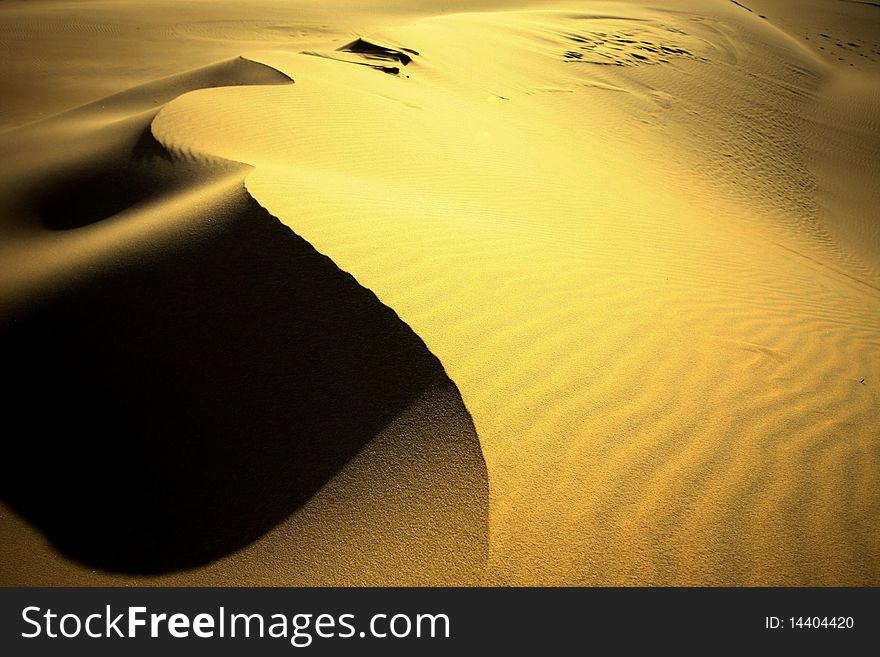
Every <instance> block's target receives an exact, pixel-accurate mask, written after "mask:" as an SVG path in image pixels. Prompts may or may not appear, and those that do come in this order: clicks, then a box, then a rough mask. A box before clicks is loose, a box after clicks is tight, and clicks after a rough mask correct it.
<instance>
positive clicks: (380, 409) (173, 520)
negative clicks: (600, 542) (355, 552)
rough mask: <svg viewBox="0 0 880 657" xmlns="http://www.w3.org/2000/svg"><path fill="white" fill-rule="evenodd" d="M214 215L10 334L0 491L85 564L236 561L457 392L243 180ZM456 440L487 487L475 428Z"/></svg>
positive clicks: (19, 323)
mask: <svg viewBox="0 0 880 657" xmlns="http://www.w3.org/2000/svg"><path fill="white" fill-rule="evenodd" d="M121 196H122V197H127V195H126V194H125V193H124V192H123V194H121ZM129 200H130V198H129ZM216 223H217V227H216V228H215V229H213V230H212V231H211V233H210V235H208V236H207V237H204V238H203V239H201V240H200V241H194V242H193V243H192V244H190V245H188V246H186V247H185V248H184V247H181V248H179V249H178V250H177V251H170V250H166V251H164V252H162V253H159V254H153V255H151V256H150V257H149V258H145V259H142V260H132V261H131V262H126V263H125V264H124V266H117V267H116V268H114V269H112V270H110V271H108V272H104V273H102V274H101V275H100V276H96V277H94V278H93V279H92V280H91V281H89V282H88V283H82V284H75V285H73V287H72V289H70V290H67V291H65V292H64V293H63V294H59V295H57V297H56V298H54V299H48V300H45V301H43V302H41V303H40V304H39V306H38V307H36V308H32V309H30V310H28V311H27V312H24V311H22V312H20V313H18V315H17V316H15V317H13V318H12V321H11V322H8V323H7V325H6V326H4V327H2V331H3V333H2V335H0V340H2V341H0V359H2V362H3V373H4V378H5V381H6V385H5V386H4V387H5V388H6V390H7V391H8V392H7V393H6V398H5V400H4V402H5V403H4V407H5V409H6V418H5V423H4V424H5V426H6V427H7V432H6V435H5V436H4V438H3V441H2V457H0V495H2V498H3V499H4V500H5V501H6V502H7V503H9V504H10V505H11V506H12V507H13V508H14V509H15V510H16V511H17V512H19V513H20V514H21V515H22V516H24V517H25V518H26V519H27V520H29V521H30V522H32V523H33V524H35V525H36V526H38V527H39V528H40V529H42V530H43V531H44V532H45V534H46V535H47V536H48V537H49V538H50V540H51V541H52V542H53V543H54V544H55V545H56V546H57V547H58V548H59V549H61V550H62V551H63V552H64V553H66V554H67V555H69V556H71V557H73V558H74V559H76V560H78V561H80V562H82V563H85V564H89V565H93V566H96V567H99V568H102V569H107V570H114V571H123V572H129V573H161V572H168V571H173V570H178V569H184V568H189V567H195V566H198V565H201V564H205V563H207V562H210V561H212V560H215V559H217V558H219V557H222V556H224V555H226V554H229V553H230V552H232V551H234V550H236V549H239V548H241V547H243V546H245V545H247V544H248V543H250V542H252V541H254V540H255V539H257V538H258V537H260V536H261V535H263V534H264V533H265V532H267V531H268V530H269V529H271V528H272V527H274V526H275V525H277V524H278V523H279V522H281V521H282V520H284V519H285V518H286V517H288V516H289V515H290V514H291V513H292V512H293V511H294V510H295V509H296V508H297V507H299V506H300V505H302V504H303V503H304V502H305V501H306V500H307V499H308V498H309V497H310V496H311V495H313V494H314V493H315V491H316V490H317V489H318V488H319V487H320V486H321V485H322V484H323V483H325V482H326V481H327V480H328V478H330V477H331V476H332V475H333V474H334V473H335V472H337V471H338V470H339V468H341V467H342V466H343V465H344V464H345V463H346V462H347V461H348V460H349V459H351V458H352V457H353V456H354V455H355V454H356V453H357V452H358V451H359V450H360V449H361V448H362V447H363V446H364V445H365V444H366V443H367V442H368V441H370V440H371V439H372V438H373V437H374V436H376V435H377V433H378V432H379V431H380V430H381V429H382V428H383V427H384V426H385V425H386V424H387V423H389V422H390V421H391V420H392V419H393V418H394V417H395V416H397V415H398V414H399V413H400V412H401V411H402V410H404V409H405V408H407V406H408V405H410V404H411V402H412V401H413V400H414V399H415V398H416V397H417V396H418V395H419V394H420V393H421V392H423V391H424V390H425V389H427V388H428V387H429V386H432V385H440V386H451V385H454V384H452V383H451V382H450V381H449V379H448V377H447V376H446V374H445V372H444V370H443V368H442V366H441V364H440V363H439V361H438V360H437V359H436V358H435V357H434V356H433V355H432V354H431V353H430V352H429V351H428V349H427V348H426V346H425V345H424V343H423V342H422V340H421V339H420V338H419V337H418V336H417V335H415V334H414V333H413V331H412V330H411V329H410V328H409V327H408V326H407V325H406V324H405V323H404V322H403V321H401V320H400V319H399V318H398V317H397V315H396V314H395V313H394V312H393V311H392V310H391V309H389V308H388V307H386V306H384V305H383V304H382V303H380V302H379V300H378V299H377V298H376V297H375V295H374V294H373V293H372V292H370V291H369V290H366V289H364V288H363V287H361V286H360V285H359V284H358V283H357V282H356V281H355V280H354V279H353V278H352V277H351V276H350V275H348V274H346V273H345V272H342V271H340V270H339V269H338V268H337V267H336V266H335V265H334V264H333V262H332V261H330V260H329V259H328V258H326V257H324V256H322V255H320V254H319V253H317V252H316V251H315V250H314V249H313V248H312V247H311V246H310V245H309V244H308V243H307V242H305V241H304V240H302V239H300V238H299V237H297V236H296V235H294V234H293V233H292V232H291V231H290V230H288V229H287V228H286V227H285V226H283V225H281V224H280V223H279V222H278V221H277V220H276V219H275V218H274V217H272V216H271V215H269V214H268V213H267V212H266V211H265V210H263V209H262V208H261V207H260V206H259V205H258V204H257V203H256V202H255V201H253V200H252V199H251V198H250V197H249V196H248V195H247V194H246V192H245V191H244V190H243V189H242V190H241V191H240V193H238V195H237V196H235V197H234V198H232V199H230V201H229V203H228V205H227V207H226V208H224V211H223V212H222V216H221V217H218V218H217V220H216ZM462 411H463V412H465V413H466V411H465V410H464V406H463V404H462ZM462 440H467V441H472V442H473V444H474V448H475V449H474V463H473V467H474V468H479V469H480V472H481V473H482V474H481V477H480V478H481V479H482V481H485V464H484V463H483V460H482V455H481V454H480V452H479V444H478V441H477V437H476V435H475V434H471V435H467V436H462ZM483 529H484V528H483ZM340 531H345V528H344V527H340ZM475 556H477V555H475Z"/></svg>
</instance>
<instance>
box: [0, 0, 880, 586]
mask: <svg viewBox="0 0 880 657" xmlns="http://www.w3.org/2000/svg"><path fill="white" fill-rule="evenodd" d="M413 4H415V5H417V6H416V7H415V8H414V7H412V6H411V5H413ZM32 5H34V3H18V2H8V3H2V4H0V34H2V37H3V38H2V43H3V46H2V47H3V49H4V50H5V52H4V60H5V61H8V62H9V63H8V64H7V65H6V71H5V72H4V73H3V75H2V76H0V88H2V89H3V92H4V98H7V97H8V98H9V101H8V102H6V101H4V107H3V111H2V114H0V129H2V132H0V143H2V145H3V153H4V158H3V161H2V162H0V180H2V181H3V183H2V187H0V216H2V223H0V258H2V260H0V263H2V269H0V322H2V324H0V330H2V336H3V338H2V353H3V361H4V370H5V371H6V376H7V379H8V381H10V386H7V387H11V389H12V390H13V392H12V393H10V394H9V395H8V396H7V399H6V404H7V407H8V410H9V412H8V413H7V416H8V418H9V419H8V420H7V422H8V426H9V427H17V428H16V429H15V430H14V431H11V432H8V433H7V434H6V437H5V438H4V450H5V454H4V459H3V465H2V466H0V496H2V499H3V500H4V502H5V507H4V510H3V511H2V514H0V532H2V540H0V551H2V559H0V563H2V565H0V582H2V583H4V584H62V583H64V584H67V583H75V584H121V583H130V582H135V583H158V584H170V583H174V584H223V583H234V584H251V583H260V584H429V585H430V584H490V585H498V584H500V585H619V584H622V585H689V584H697V585H878V584H880V403H878V402H880V398H878V389H880V388H878V382H880V214H878V213H880V210H878V208H880V184H878V183H880V84H878V82H880V7H878V6H876V5H875V4H873V3H862V2H844V1H842V0H803V1H802V2H796V3H795V2H787V1H783V0H747V1H745V2H742V3H740V2H731V1H730V0H678V1H676V2H669V3H662V4H660V5H657V4H656V3H655V4H650V3H644V2H640V1H637V0H635V1H626V2H592V1H589V0H582V1H580V2H568V1H566V0H546V1H543V2H538V1H535V2H513V1H511V2H504V1H502V0H496V1H490V0H482V1H478V2H464V1H463V0H462V1H458V2H456V1H452V2H444V3H439V2H424V3H405V2H399V3H388V2H385V3H379V2H364V3H354V5H355V6H350V5H349V3H342V2H328V3H306V2H304V1H303V0H298V1H295V2H289V1H288V2H257V3H247V4H246V5H245V4H244V3H242V6H237V5H233V4H231V3H227V2H213V3H201V2H184V3H173V4H165V3H158V2H157V3H149V4H147V3H134V2H128V1H127V0H121V1H120V2H116V3H97V2H96V3H92V2H89V1H83V2H69V1H63V2H43V3H36V5H35V6H32Z"/></svg>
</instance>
